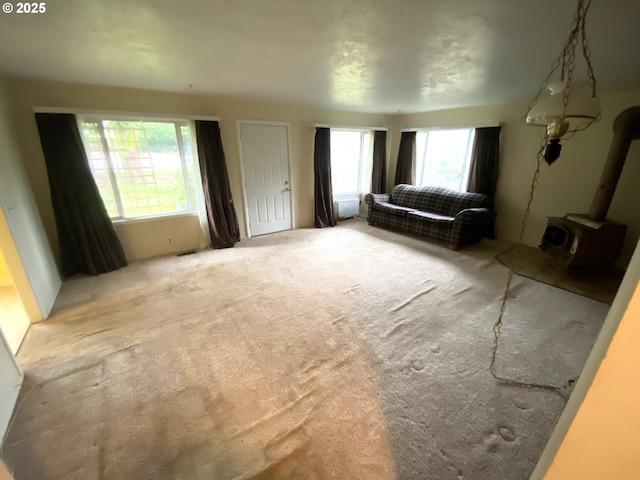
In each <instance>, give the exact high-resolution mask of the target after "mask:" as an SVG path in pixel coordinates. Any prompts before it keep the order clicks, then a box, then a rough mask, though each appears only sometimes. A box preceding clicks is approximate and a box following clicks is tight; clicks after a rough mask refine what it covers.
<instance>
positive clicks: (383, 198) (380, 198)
mask: <svg viewBox="0 0 640 480" xmlns="http://www.w3.org/2000/svg"><path fill="white" fill-rule="evenodd" d="M388 201H389V194H387V193H367V194H366V195H365V196H364V203H366V204H367V205H369V206H370V207H371V206H373V204H374V203H378V202H388Z"/></svg>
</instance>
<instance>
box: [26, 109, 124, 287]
mask: <svg viewBox="0 0 640 480" xmlns="http://www.w3.org/2000/svg"><path fill="white" fill-rule="evenodd" d="M36 123H37V124H38V132H39V133H40V143H41V144H42V151H43V153H44V158H45V161H46V164H47V172H48V175H49V186H50V187H51V203H52V204H53V213H54V215H55V218H56V227H57V228H58V241H59V243H60V259H61V263H62V275H63V276H64V277H69V276H71V275H75V274H77V273H86V274H88V275H98V274H100V273H106V272H111V271H112V270H117V269H119V268H122V267H125V266H126V265H127V259H126V258H125V256H124V251H123V249H122V245H121V244H120V240H118V237H117V235H116V232H115V230H114V229H113V224H112V223H111V219H110V218H109V214H108V213H107V209H106V208H105V206H104V202H103V201H102V197H101V196H100V192H99V191H98V187H97V186H96V182H95V180H94V178H93V174H92V173H91V169H90V167H89V162H88V160H87V155H86V153H85V151H84V146H83V145H82V139H81V137H80V131H79V130H78V124H77V123H76V118H75V116H74V115H71V114H58V113H36Z"/></svg>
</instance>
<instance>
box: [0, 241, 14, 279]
mask: <svg viewBox="0 0 640 480" xmlns="http://www.w3.org/2000/svg"><path fill="white" fill-rule="evenodd" d="M2 285H13V281H12V280H11V273H9V267H8V266H7V261H6V260H5V259H4V255H3V254H2V251H1V250H0V286H2Z"/></svg>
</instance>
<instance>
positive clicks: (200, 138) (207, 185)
mask: <svg viewBox="0 0 640 480" xmlns="http://www.w3.org/2000/svg"><path fill="white" fill-rule="evenodd" d="M196 142H197V144H198V158H199V161H200V174H201V176H202V189H203V191H204V202H205V205H206V209H207V220H208V223H209V234H210V235H211V247H212V248H229V247H233V246H234V245H235V244H236V242H239V241H240V226H239V225H238V217H237V216H236V211H235V208H234V206H233V198H232V196H231V185H229V174H228V173H227V162H226V160H225V157H224V149H223V148H222V138H221V137H220V126H219V125H218V122H215V121H205V120H196Z"/></svg>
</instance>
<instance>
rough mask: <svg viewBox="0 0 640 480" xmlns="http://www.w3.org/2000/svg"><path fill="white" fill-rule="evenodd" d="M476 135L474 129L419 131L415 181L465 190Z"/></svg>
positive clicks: (418, 183) (419, 183) (459, 190)
mask: <svg viewBox="0 0 640 480" xmlns="http://www.w3.org/2000/svg"><path fill="white" fill-rule="evenodd" d="M474 135H475V129H474V128H455V129H446V130H445V129H433V130H420V131H418V132H417V134H416V184H417V185H425V186H427V185H428V186H439V187H446V188H450V189H452V190H456V191H458V192H466V191H467V183H468V181H469V168H470V166H471V152H472V150H473V139H474Z"/></svg>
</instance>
